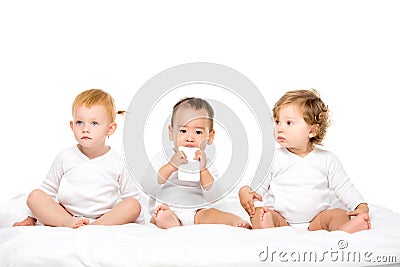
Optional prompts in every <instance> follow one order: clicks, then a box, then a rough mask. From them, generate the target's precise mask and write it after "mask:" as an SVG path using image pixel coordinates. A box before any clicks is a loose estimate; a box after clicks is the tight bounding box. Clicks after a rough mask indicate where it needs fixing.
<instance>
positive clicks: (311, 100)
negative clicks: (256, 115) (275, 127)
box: [272, 89, 330, 145]
mask: <svg viewBox="0 0 400 267" xmlns="http://www.w3.org/2000/svg"><path fill="white" fill-rule="evenodd" d="M287 104H298V106H299V108H300V109H301V111H302V112H303V118H304V120H305V122H306V123H307V124H309V125H316V126H318V132H317V134H316V136H314V137H312V138H310V142H311V143H313V144H318V145H321V144H322V140H323V139H324V137H325V135H326V131H327V129H328V127H329V125H330V118H329V109H328V106H327V105H325V103H324V102H323V101H322V100H321V98H320V95H319V93H318V91H317V90H315V89H309V90H294V91H288V92H286V93H285V94H284V95H283V96H282V97H281V98H280V99H279V100H278V102H276V103H275V105H274V108H273V109H272V113H273V117H274V120H277V119H278V114H279V111H280V109H281V107H282V106H284V105H287Z"/></svg>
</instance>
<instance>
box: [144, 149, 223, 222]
mask: <svg viewBox="0 0 400 267" xmlns="http://www.w3.org/2000/svg"><path fill="white" fill-rule="evenodd" d="M168 161H169V158H168V157H167V156H165V155H164V154H163V153H162V152H159V153H158V154H157V155H156V156H154V158H153V159H152V161H151V165H152V167H150V169H149V171H148V172H147V173H146V175H145V177H144V180H143V182H142V186H143V189H144V190H145V191H146V192H147V193H148V194H149V195H150V199H149V212H150V213H152V212H153V211H154V208H155V206H156V205H159V204H160V203H166V204H168V205H169V206H170V208H171V210H172V211H174V212H175V213H176V215H177V216H178V218H179V219H180V220H181V222H182V225H190V224H193V223H194V214H195V211H197V210H198V209H201V208H206V207H207V204H208V199H210V198H212V196H214V195H215V194H217V192H216V186H212V187H211V189H209V190H208V191H206V190H205V189H203V187H202V186H201V184H200V181H198V182H190V181H181V180H179V179H178V171H175V172H173V173H172V174H171V176H170V177H169V178H168V180H167V181H166V182H165V183H164V184H162V185H160V184H158V178H157V175H158V171H159V170H160V168H161V167H162V166H163V165H165V164H166V163H167V162H168ZM207 162H208V160H207ZM207 168H208V171H209V172H210V174H211V175H212V176H213V178H214V181H215V180H216V179H217V178H218V173H217V169H216V168H215V165H214V163H213V162H212V163H211V164H208V163H207ZM181 213H185V215H181ZM183 216H185V217H186V218H183Z"/></svg>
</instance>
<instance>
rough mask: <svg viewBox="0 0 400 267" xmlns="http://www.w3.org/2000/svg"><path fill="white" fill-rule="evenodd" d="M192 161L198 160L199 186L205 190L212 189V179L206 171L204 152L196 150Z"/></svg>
mask: <svg viewBox="0 0 400 267" xmlns="http://www.w3.org/2000/svg"><path fill="white" fill-rule="evenodd" d="M194 159H195V160H198V161H199V162H200V183H201V186H202V187H203V188H204V189H205V190H210V188H211V187H212V185H213V183H214V177H213V176H212V174H211V173H210V172H209V171H208V168H207V157H206V153H205V152H204V151H201V150H197V151H196V154H195V157H194Z"/></svg>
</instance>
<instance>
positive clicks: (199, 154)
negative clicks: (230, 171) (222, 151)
mask: <svg viewBox="0 0 400 267" xmlns="http://www.w3.org/2000/svg"><path fill="white" fill-rule="evenodd" d="M194 159H195V160H198V161H199V162H200V171H202V170H204V169H206V168H207V156H206V152H205V151H203V150H197V151H196V153H195V155H194Z"/></svg>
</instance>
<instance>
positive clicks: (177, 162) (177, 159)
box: [169, 148, 188, 171]
mask: <svg viewBox="0 0 400 267" xmlns="http://www.w3.org/2000/svg"><path fill="white" fill-rule="evenodd" d="M173 150H174V151H175V154H173V155H172V157H171V159H170V160H169V163H170V164H171V166H172V167H173V168H174V171H176V170H178V167H179V166H181V165H182V164H187V163H188V160H187V158H186V155H185V153H183V152H182V151H178V150H176V149H175V148H173Z"/></svg>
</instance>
